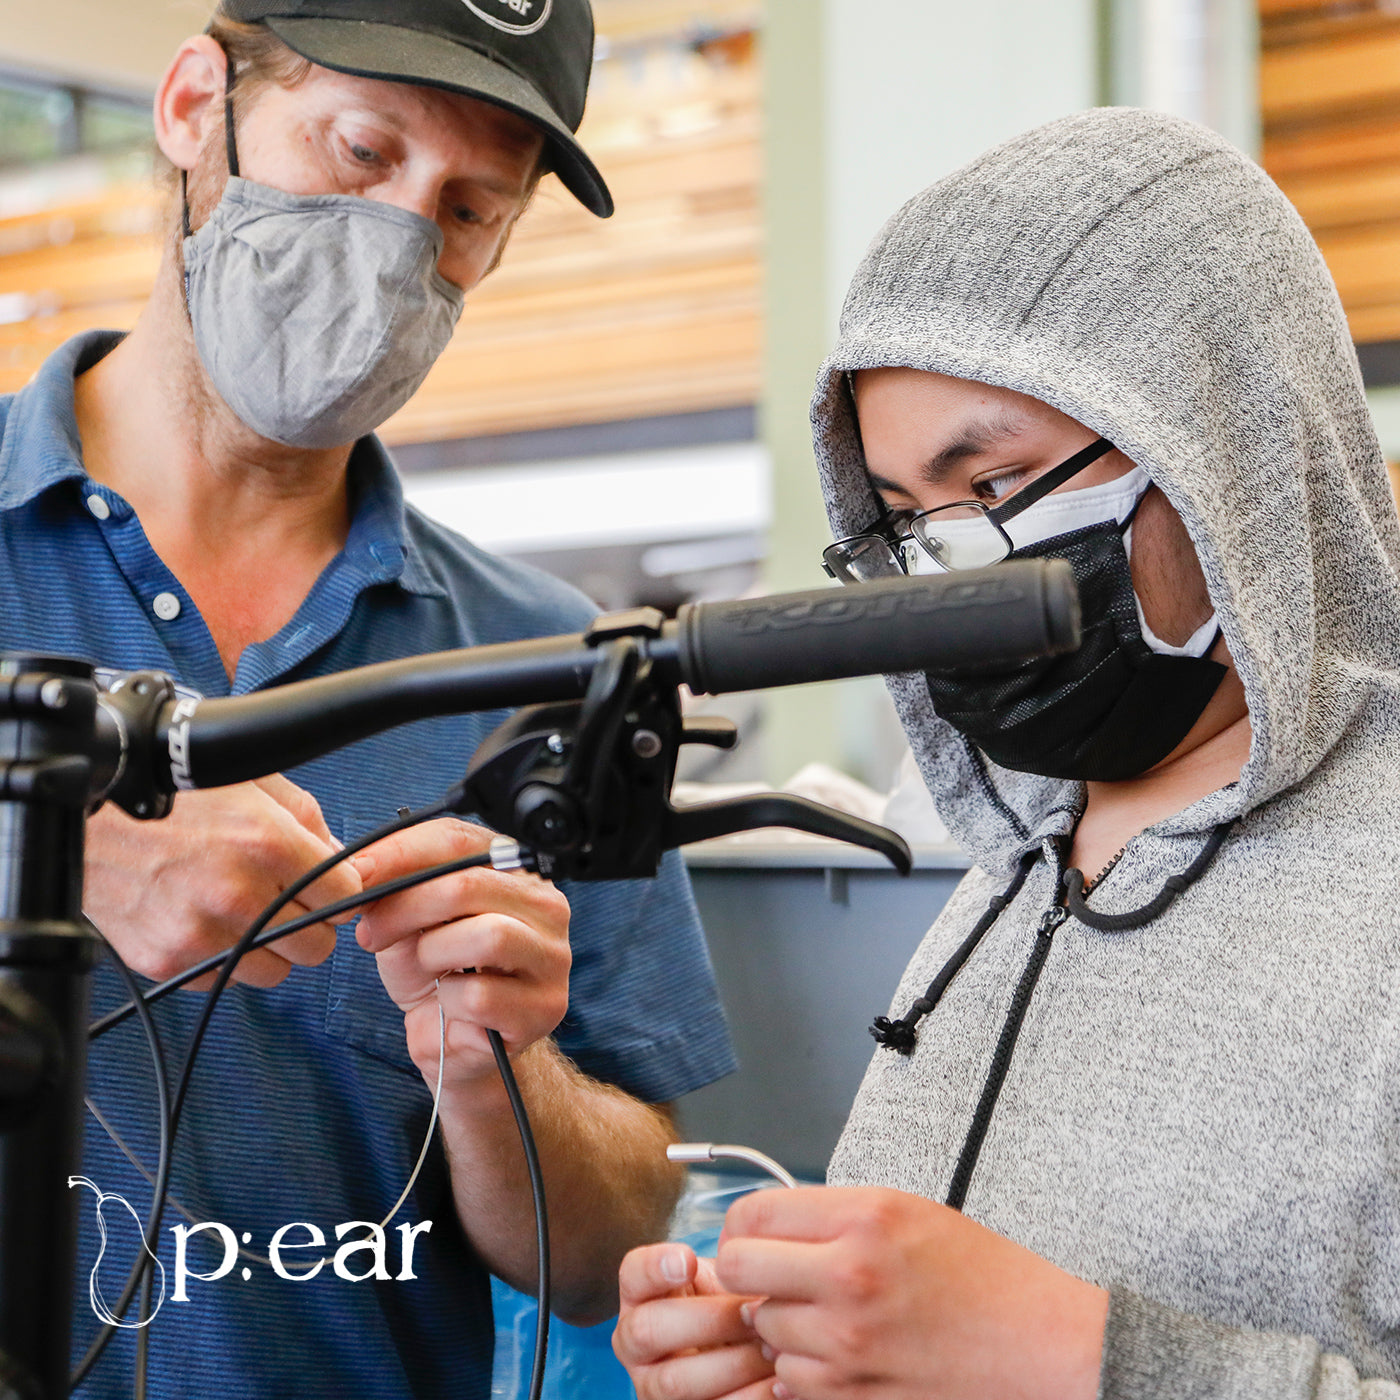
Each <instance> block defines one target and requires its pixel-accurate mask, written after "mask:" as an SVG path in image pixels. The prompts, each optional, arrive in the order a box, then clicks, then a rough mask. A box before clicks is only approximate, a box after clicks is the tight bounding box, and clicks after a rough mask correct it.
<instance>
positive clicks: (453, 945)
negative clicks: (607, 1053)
mask: <svg viewBox="0 0 1400 1400" xmlns="http://www.w3.org/2000/svg"><path fill="white" fill-rule="evenodd" d="M493 835H494V834H493V833H492V832H490V831H487V830H485V828H483V827H479V826H472V825H471V824H469V823H467V822H462V821H457V820H456V819H454V818H450V817H447V818H442V819H440V820H438V821H433V822H425V823H424V824H423V825H422V826H415V827H411V828H410V829H409V830H407V831H401V832H399V833H398V834H397V835H394V836H389V837H386V838H385V839H384V840H383V841H379V842H377V843H376V844H375V845H373V846H371V847H369V849H368V850H366V851H363V852H361V854H359V855H357V856H355V857H354V864H355V867H356V870H357V872H358V874H359V876H360V878H361V879H362V880H363V882H364V884H365V886H366V887H368V886H370V885H378V884H383V883H384V882H385V881H386V880H393V879H397V878H398V877H399V876H400V875H407V874H409V873H411V872H413V871H416V870H423V869H425V868H426V867H428V866H431V865H440V864H442V863H444V862H446V861H451V860H457V859H459V858H460V857H462V856H466V855H471V854H473V853H474V852H477V851H481V852H484V851H486V850H488V849H489V848H490V845H491V841H492V839H493ZM357 937H358V938H359V941H360V946H361V947H363V948H366V949H368V950H369V951H370V952H372V953H374V954H375V956H376V958H377V959H378V962H379V976H380V979H381V980H382V981H383V983H384V987H385V989H386V990H387V991H388V993H389V995H390V996H391V997H392V998H393V999H394V1002H395V1003H396V1004H397V1005H398V1006H399V1008H400V1009H401V1010H402V1011H403V1012H404V1017H405V1021H404V1024H405V1028H406V1030H407V1035H408V1052H409V1054H410V1055H411V1056H412V1057H413V1062H414V1063H415V1064H416V1065H417V1066H418V1069H419V1071H420V1072H421V1073H422V1075H423V1077H424V1079H425V1080H427V1082H428V1083H429V1084H433V1083H436V1081H437V1066H438V1011H437V1008H438V1003H439V1001H440V1002H441V1004H442V1009H443V1012H444V1014H445V1015H446V1018H447V1056H448V1059H447V1066H446V1068H445V1070H444V1074H443V1078H444V1087H446V1086H448V1085H452V1086H455V1087H465V1086H466V1085H468V1084H470V1083H472V1082H473V1081H476V1080H479V1079H481V1078H483V1077H488V1076H489V1077H492V1078H494V1077H495V1074H496V1062H495V1058H494V1056H493V1055H492V1054H491V1047H490V1045H489V1043H488V1042H487V1039H486V1031H487V1030H488V1029H491V1030H495V1031H499V1032H500V1035H501V1039H502V1041H504V1043H505V1047H506V1051H507V1053H508V1054H510V1055H512V1056H515V1055H519V1054H520V1053H521V1052H523V1051H524V1050H526V1049H528V1048H529V1047H530V1046H531V1045H533V1044H534V1043H535V1042H536V1041H539V1040H543V1039H544V1038H545V1037H546V1036H548V1035H549V1034H550V1033H551V1032H552V1031H553V1030H554V1028H555V1026H557V1025H558V1024H559V1022H560V1021H562V1020H563V1019H564V1013H565V1011H567V1010H568V1006H569V966H570V962H571V956H570V952H569V902H568V900H566V899H565V898H564V896H563V895H562V894H560V893H559V891H558V890H557V889H555V888H554V886H553V885H551V884H549V883H548V882H546V881H544V880H541V879H540V878H539V877H538V876H535V875H530V874H527V873H525V872H524V871H509V872H507V871H499V870H492V869H491V868H490V867H489V866H482V867H477V868H475V869H471V870H463V871H459V872H458V873H456V874H454V875H444V876H442V877H441V878H439V879H436V880H430V881H428V882H427V883H426V884H422V885H418V886H416V887H415V888H413V889H410V890H404V891H403V892H402V893H401V894H396V895H390V896H389V897H388V898H386V899H382V900H379V901H377V902H376V903H374V904H372V905H370V906H369V907H368V908H367V909H366V911H365V913H364V915H363V916H362V917H361V919H360V926H359V930H358V933H357ZM465 969H472V970H471V971H466V970H465ZM435 982H437V983H438V985H437V986H436V987H435V986H434V983H435Z"/></svg>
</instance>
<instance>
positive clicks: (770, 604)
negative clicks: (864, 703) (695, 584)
mask: <svg viewBox="0 0 1400 1400" xmlns="http://www.w3.org/2000/svg"><path fill="white" fill-rule="evenodd" d="M675 639H676V643H677V650H678V652H679V661H680V670H681V678H682V679H683V680H684V681H685V683H686V684H687V685H688V686H689V687H690V688H691V690H693V691H695V692H696V693H697V694H705V695H724V694H727V693H729V692H731V691H736V690H760V689H766V688H767V687H770V686H783V685H802V684H805V683H807V682H809V681H829V680H839V679H842V678H844V677H847V676H865V675H871V674H880V673H886V674H888V673H893V672H899V671H930V670H949V669H955V668H957V667H959V666H975V667H984V666H988V665H997V664H1003V665H1016V664H1019V663H1021V662H1025V661H1031V660H1035V659H1036V658H1038V657H1043V656H1054V655H1056V654H1057V653H1060V652H1066V651H1073V650H1074V649H1075V648H1076V647H1077V646H1078V645H1079V593H1078V590H1077V589H1076V587H1075V583H1074V574H1073V571H1072V570H1071V568H1070V566H1069V563H1068V561H1066V560H1064V559H1024V560H1016V561H1014V562H1011V563H1005V564H996V565H993V566H992V567H991V568H988V569H967V570H961V571H959V572H957V573H949V574H937V575H931V576H926V577H915V578H902V577H901V578H895V579H882V580H880V581H878V582H875V583H859V584H848V585H846V586H844V587H842V588H819V589H814V590H812V591H810V592H807V593H782V594H775V595H774V596H772V597H769V598H749V599H745V600H743V601H741V602H734V603H695V604H690V605H688V606H686V607H684V608H682V609H681V611H680V614H679V616H678V617H677V620H676V624H675Z"/></svg>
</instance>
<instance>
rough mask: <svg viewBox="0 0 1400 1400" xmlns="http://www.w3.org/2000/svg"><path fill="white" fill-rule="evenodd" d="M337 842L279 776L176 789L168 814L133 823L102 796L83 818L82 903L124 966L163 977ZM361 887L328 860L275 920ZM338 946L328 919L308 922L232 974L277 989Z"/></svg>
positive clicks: (226, 938) (195, 957) (204, 981)
mask: <svg viewBox="0 0 1400 1400" xmlns="http://www.w3.org/2000/svg"><path fill="white" fill-rule="evenodd" d="M338 848H339V842H337V841H336V840H335V839H334V838H333V837H332V836H331V833H330V831H329V830H328V829H327V827H326V823H325V820H324V818H323V817H322V816H321V809H320V807H319V806H318V805H317V803H316V799H315V798H314V797H312V795H311V794H310V793H309V792H306V791H304V790H303V789H301V788H299V787H297V786H296V784H295V783H293V782H290V781H289V780H288V779H286V778H284V777H282V776H281V775H280V774H274V775H273V776H272V777H269V778H259V779H258V781H257V782H255V783H239V784H237V785H236V786H233V787H225V788H210V789H208V790H207V791H202V792H181V793H178V794H176V797H175V805H174V808H173V809H172V811H171V814H170V815H169V816H168V817H166V818H165V820H164V821H147V822H142V821H136V820H135V819H134V818H132V817H129V816H127V815H126V813H125V812H123V811H121V810H120V809H119V808H117V807H115V806H113V805H112V804H111V803H109V804H108V805H107V806H105V807H103V808H102V809H101V810H100V811H99V812H97V813H96V815H94V816H92V817H90V818H89V819H88V823H87V857H86V868H85V876H84V898H83V908H84V911H85V912H86V914H87V916H88V918H90V919H91V920H92V922H93V923H94V924H96V925H97V927H98V928H99V929H100V930H101V931H102V933H103V934H104V935H105V936H106V938H107V939H108V941H109V942H110V943H111V944H112V946H113V947H114V948H115V949H116V950H117V952H118V953H119V954H120V955H121V957H122V958H123V959H124V960H125V961H126V963H127V964H128V965H129V966H130V967H132V968H133V969H134V970H135V971H137V972H140V973H142V974H143V975H145V976H147V977H153V978H155V979H156V980H157V981H164V980H165V979H166V978H168V977H173V976H175V975H176V974H177V973H180V972H183V971H184V970H185V969H186V968H187V967H192V966H193V965H194V964H195V963H197V962H200V961H201V960H202V959H204V958H206V957H209V956H210V955H211V954H213V953H217V952H220V951H222V950H224V949H227V948H231V947H232V946H233V944H234V943H236V942H237V941H238V939H239V937H240V936H241V935H242V933H243V931H244V930H245V929H246V928H247V927H248V925H249V924H251V923H252V922H253V920H254V919H255V918H256V917H257V916H258V915H259V914H260V913H261V912H262V910H263V908H264V906H266V905H267V904H269V903H270V902H271V901H272V899H273V898H274V896H275V895H277V893H278V892H279V891H281V890H284V889H286V888H287V886H288V885H290V884H291V883H292V881H293V880H296V879H298V878H300V877H301V876H302V875H304V874H305V873H306V872H307V871H308V870H310V869H311V867H312V866H313V865H317V864H319V863H320V862H321V861H323V860H325V859H326V857H327V856H329V855H331V854H332V852H334V851H335V850H337V849H338ZM359 891H360V878H359V876H358V875H357V874H356V873H355V871H354V870H352V869H351V868H350V866H349V865H346V864H342V865H337V866H333V867H332V868H331V870H330V871H328V872H327V873H326V874H325V875H323V876H322V877H321V879H320V880H318V881H317V882H316V883H315V884H314V885H312V886H311V887H310V889H308V890H305V891H303V893H302V895H301V898H300V899H299V900H296V901H293V902H292V903H289V904H287V905H286V906H284V907H283V908H282V909H281V910H280V911H279V912H278V913H277V914H276V915H274V916H273V919H272V923H273V925H274V926H275V925H277V924H279V923H285V922H286V921H287V920H289V919H293V918H296V917H297V916H298V915H300V914H305V913H307V912H309V911H310V910H312V909H315V908H317V907H318V906H320V905H322V904H329V903H331V901H333V900H337V899H346V898H349V897H350V896H351V895H355V894H358V893H359ZM334 947H335V925H334V924H333V923H326V924H314V925H313V926H312V927H311V928H308V929H304V930H302V932H300V933H294V934H289V935H288V936H287V937H286V938H284V939H281V940H280V941H279V942H276V943H273V944H270V945H269V946H268V947H266V948H258V949H255V950H254V951H253V952H251V953H249V954H247V956H246V957H244V958H243V959H242V960H241V961H240V962H239V964H238V967H237V969H236V970H235V971H234V980H235V981H239V982H247V983H250V984H251V985H253V986H257V987H273V986H276V985H277V983H279V982H280V981H281V980H282V979H283V978H284V977H286V975H287V974H288V973H289V972H290V971H291V970H292V967H293V965H294V964H299V965H302V966H308V967H309V966H313V965H314V964H316V963H319V962H322V961H323V960H324V959H325V958H327V957H329V956H330V953H331V950H332V949H333V948H334ZM213 979H214V974H213V973H210V974H208V975H207V976H206V977H203V978H201V979H199V980H198V981H197V982H193V983H191V984H190V985H191V986H192V987H196V988H199V987H207V986H209V985H210V983H212V981H213Z"/></svg>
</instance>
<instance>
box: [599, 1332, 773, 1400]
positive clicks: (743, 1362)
mask: <svg viewBox="0 0 1400 1400" xmlns="http://www.w3.org/2000/svg"><path fill="white" fill-rule="evenodd" d="M619 1355H620V1354H619ZM623 1364H624V1365H626V1364H627V1363H626V1362H625V1361H624V1362H623ZM772 1378H773V1363H772V1362H771V1361H769V1360H767V1359H766V1358H765V1357H764V1355H763V1353H762V1352H761V1351H760V1350H759V1346H758V1343H757V1342H754V1341H749V1342H746V1343H743V1344H742V1345H739V1346H724V1347H715V1348H714V1349H712V1350H708V1351H696V1352H692V1353H690V1354H689V1355H682V1356H668V1357H666V1358H665V1360H663V1361H658V1362H655V1363H653V1364H652V1365H650V1366H647V1367H640V1366H639V1367H637V1368H636V1373H635V1375H634V1377H633V1381H634V1384H635V1385H636V1387H637V1395H638V1397H639V1400H651V1397H656V1400H663V1397H664V1400H773V1379H772Z"/></svg>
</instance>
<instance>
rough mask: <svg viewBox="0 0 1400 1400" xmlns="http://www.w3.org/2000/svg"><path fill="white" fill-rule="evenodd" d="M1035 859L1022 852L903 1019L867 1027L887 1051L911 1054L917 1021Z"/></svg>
mask: <svg viewBox="0 0 1400 1400" xmlns="http://www.w3.org/2000/svg"><path fill="white" fill-rule="evenodd" d="M1039 859H1040V851H1039V850H1038V849H1033V850H1030V851H1027V852H1026V854H1025V855H1024V856H1023V857H1022V858H1021V864H1020V865H1019V866H1018V867H1017V869H1016V873H1015V875H1013V876H1012V877H1011V883H1010V884H1009V885H1007V887H1006V888H1005V889H1004V890H1002V891H1001V893H1000V894H994V895H993V896H992V897H991V899H989V900H988V901H987V909H986V912H985V913H984V914H983V915H982V917H981V918H980V919H978V920H977V922H976V923H975V924H974V925H973V928H972V932H971V933H969V934H968V936H967V937H966V938H965V939H964V940H963V942H962V944H961V945H960V946H959V948H958V950H957V952H955V953H954V954H953V956H952V957H951V958H949V959H948V961H947V962H946V963H944V964H943V967H942V969H941V970H940V971H939V973H938V976H937V977H935V978H934V979H933V981H932V982H930V983H929V985H928V989H927V990H926V991H925V992H924V994H923V995H922V996H921V997H918V998H916V999H915V1001H914V1002H913V1004H912V1005H911V1006H910V1007H909V1010H908V1011H906V1012H905V1013H904V1015H903V1016H901V1017H899V1018H898V1019H897V1020H892V1019H891V1018H890V1017H888V1016H877V1017H876V1018H875V1020H874V1021H873V1022H872V1024H871V1026H870V1034H871V1035H873V1036H874V1037H875V1039H876V1040H877V1041H879V1043H880V1044H881V1045H883V1046H884V1047H885V1048H886V1049H887V1050H896V1051H898V1052H899V1053H900V1054H901V1055H912V1054H913V1053H914V1046H915V1045H916V1044H917V1042H918V1035H919V1022H920V1021H922V1020H923V1019H924V1017H925V1016H927V1015H928V1014H929V1012H930V1011H932V1010H933V1008H934V1007H935V1006H937V1005H938V1002H939V999H940V998H941V997H942V996H943V993H944V992H946V991H947V990H948V984H949V983H950V982H951V981H952V980H953V978H954V977H956V976H957V975H958V973H959V972H960V971H961V970H962V966H963V964H964V963H965V962H966V961H967V960H968V958H970V957H971V956H972V954H973V953H974V952H975V951H976V948H977V945H978V944H979V943H980V942H981V941H982V939H983V937H984V936H985V935H986V933H987V930H988V929H990V928H991V926H992V925H993V924H994V923H996V921H997V919H998V918H999V917H1000V916H1001V911H1002V910H1003V909H1005V908H1006V906H1007V905H1008V904H1010V903H1011V901H1012V900H1013V899H1015V898H1016V896H1017V895H1018V894H1019V893H1020V892H1021V886H1022V885H1024V884H1025V883H1026V876H1027V875H1029V874H1030V872H1031V867H1032V866H1033V865H1034V864H1035V863H1036V861H1038V860H1039Z"/></svg>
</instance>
